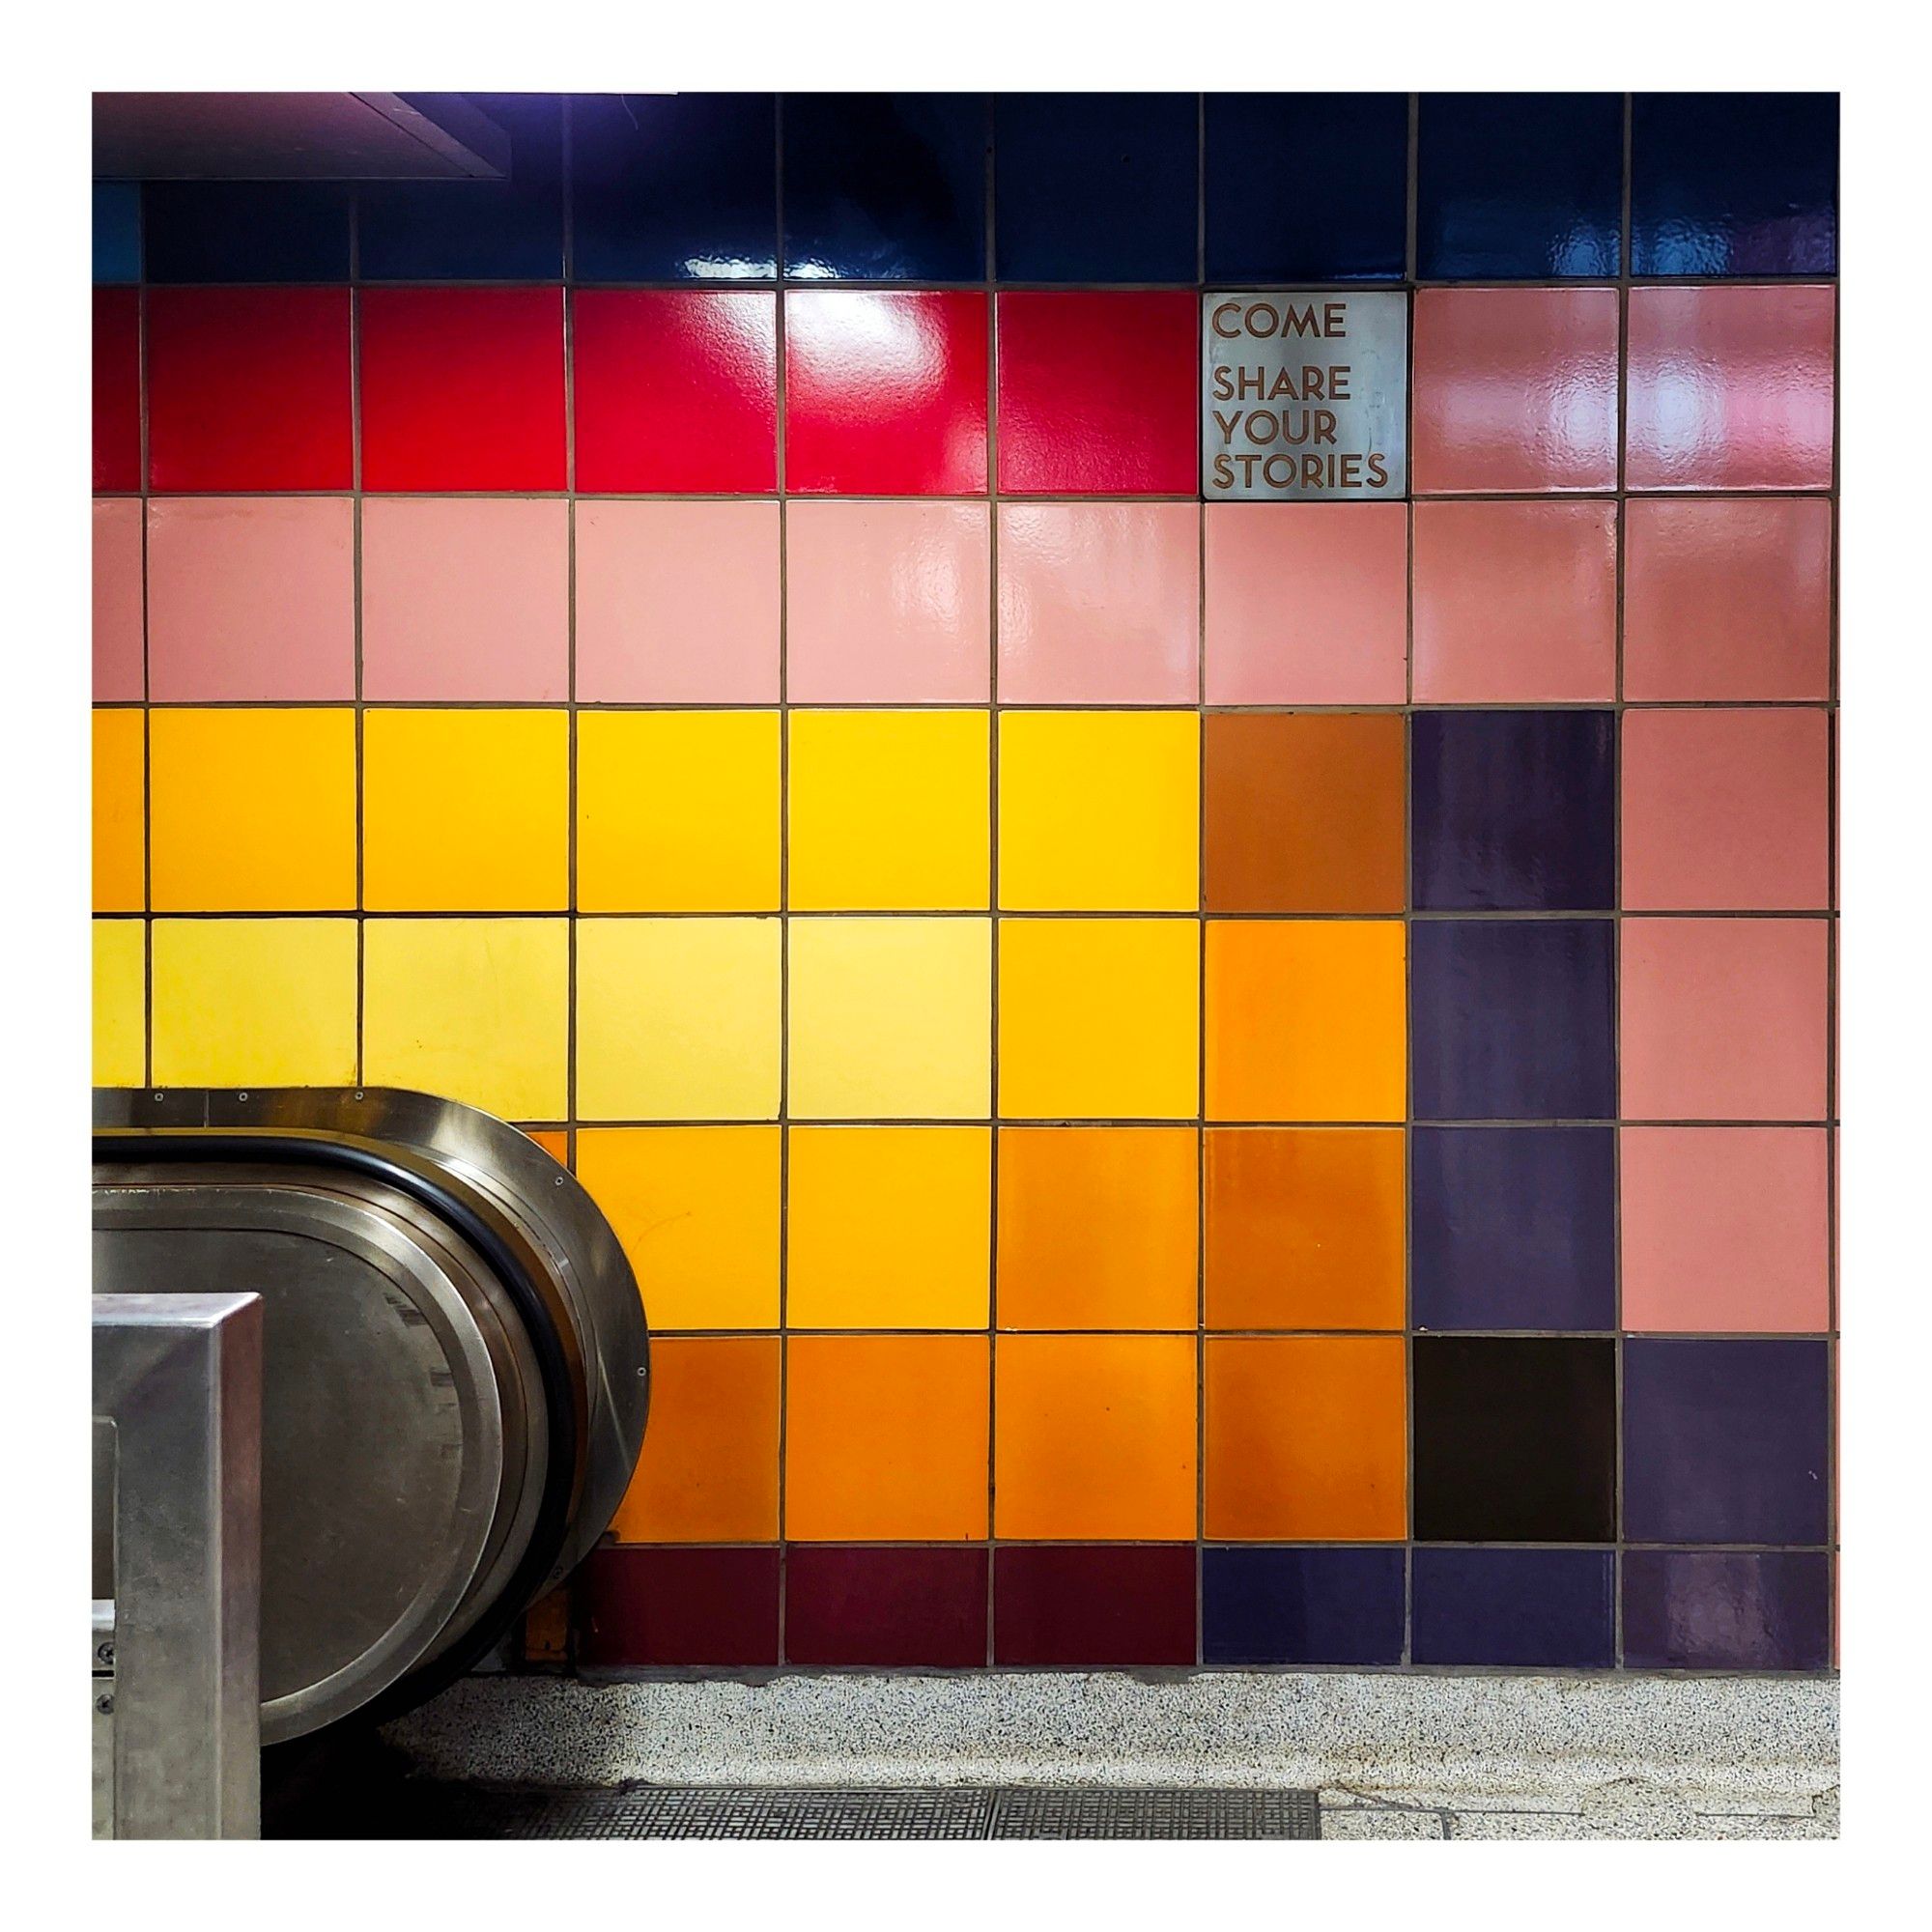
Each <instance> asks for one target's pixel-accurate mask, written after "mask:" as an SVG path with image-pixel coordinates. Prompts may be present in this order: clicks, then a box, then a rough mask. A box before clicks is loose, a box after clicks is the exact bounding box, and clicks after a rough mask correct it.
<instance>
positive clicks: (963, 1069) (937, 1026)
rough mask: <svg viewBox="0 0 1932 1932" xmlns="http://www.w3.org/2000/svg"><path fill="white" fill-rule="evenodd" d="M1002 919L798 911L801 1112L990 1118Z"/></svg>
mask: <svg viewBox="0 0 1932 1932" xmlns="http://www.w3.org/2000/svg"><path fill="white" fill-rule="evenodd" d="M991 928H992V923H991V921H989V920H983V919H864V918H857V917H850V918H838V919H794V920H792V921H791V922H790V945H791V1032H790V1046H791V1065H790V1069H789V1078H788V1086H787V1094H788V1104H789V1107H790V1111H791V1115H792V1118H793V1119H794V1120H821V1121H896V1120H910V1121H921V1120H923V1121H949V1120H950V1121H958V1120H979V1119H983V1118H984V1117H985V1115H986V1113H987V1110H988V1105H989V1102H990V1097H991V1085H992V1083H991V1066H990V1057H989V1055H988V1052H987V1045H988V1040H989V1038H990V1036H991V1031H992V1017H991V1016H992V971H991V961H992V929H991Z"/></svg>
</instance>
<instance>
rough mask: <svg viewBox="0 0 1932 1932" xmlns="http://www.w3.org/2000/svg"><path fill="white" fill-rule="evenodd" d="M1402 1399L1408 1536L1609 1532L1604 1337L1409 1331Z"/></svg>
mask: <svg viewBox="0 0 1932 1932" xmlns="http://www.w3.org/2000/svg"><path fill="white" fill-rule="evenodd" d="M1410 1399H1411V1401H1412V1404H1413V1408H1414V1413H1413V1421H1412V1428H1411V1444H1412V1452H1413V1458H1414V1495H1413V1510H1414V1521H1415V1535H1416V1540H1417V1541H1418V1542H1424V1543H1609V1542H1611V1541H1613V1540H1614V1539H1615V1536H1616V1520H1617V1510H1616V1498H1617V1449H1616V1442H1617V1345H1616V1343H1615V1342H1614V1341H1611V1340H1610V1339H1608V1338H1607V1337H1594V1336H1593V1337H1573V1336H1543V1335H1535V1336H1527V1335H1509V1336H1495V1335H1418V1336H1416V1338H1415V1340H1414V1341H1413V1342H1412V1343H1411V1344H1410Z"/></svg>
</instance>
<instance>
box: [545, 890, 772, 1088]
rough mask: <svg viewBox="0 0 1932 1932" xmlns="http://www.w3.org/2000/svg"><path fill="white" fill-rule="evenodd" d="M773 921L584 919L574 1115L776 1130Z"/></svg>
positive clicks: (579, 954) (579, 946) (579, 937)
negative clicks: (760, 1124) (769, 1125)
mask: <svg viewBox="0 0 1932 1932" xmlns="http://www.w3.org/2000/svg"><path fill="white" fill-rule="evenodd" d="M779 927H780V922H779V921H778V920H776V919H586V920H582V921H581V922H580V923H579V924H578V928H577V1111H578V1115H579V1117H580V1118H581V1119H582V1120H586V1121H771V1120H776V1119H777V1118H778V1111H779V1034H780V1026H779V1019H780V1006H781V995H780V957H779Z"/></svg>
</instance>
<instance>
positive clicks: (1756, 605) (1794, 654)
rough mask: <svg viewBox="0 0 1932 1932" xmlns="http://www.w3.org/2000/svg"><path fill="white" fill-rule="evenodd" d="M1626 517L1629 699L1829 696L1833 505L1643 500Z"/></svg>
mask: <svg viewBox="0 0 1932 1932" xmlns="http://www.w3.org/2000/svg"><path fill="white" fill-rule="evenodd" d="M1624 517H1625V523H1624V532H1625V535H1624V544H1625V549H1624V696H1626V697H1628V698H1631V699H1633V700H1635V701H1647V700H1669V701H1679V702H1682V701H1710V700H1713V699H1718V700H1721V699H1725V698H1730V699H1734V700H1735V699H1744V698H1751V699H1759V700H1769V699H1777V698H1785V699H1790V698H1822V697H1825V696H1829V695H1830V692H1831V657H1832V554H1833V544H1832V505H1831V504H1830V503H1829V502H1828V501H1826V500H1825V499H1824V498H1823V497H1637V498H1635V499H1634V500H1633V501H1632V502H1630V503H1629V504H1628V505H1627V506H1626V507H1625V511H1624Z"/></svg>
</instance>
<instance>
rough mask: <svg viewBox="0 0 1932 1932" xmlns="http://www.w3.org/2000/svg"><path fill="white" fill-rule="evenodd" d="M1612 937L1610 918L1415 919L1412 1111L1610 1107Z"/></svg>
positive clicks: (1577, 1115) (1480, 1113)
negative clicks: (1413, 1085) (1413, 1099)
mask: <svg viewBox="0 0 1932 1932" xmlns="http://www.w3.org/2000/svg"><path fill="white" fill-rule="evenodd" d="M1615 945H1616V940H1615V932H1614V930H1613V928H1612V926H1611V925H1610V923H1609V922H1608V921H1606V920H1575V921H1572V920H1493V921H1490V920H1486V921H1468V920H1430V921H1424V922H1418V923H1416V925H1415V926H1414V927H1413V929H1412V930H1411V932H1410V935H1409V951H1410V962H1409V1027H1410V1037H1411V1040H1412V1050H1413V1052H1414V1055H1415V1089H1414V1093H1415V1118H1416V1119H1418V1120H1427V1121H1566V1120H1609V1119H1610V1118H1612V1116H1613V1115H1614V1114H1615V1112H1616V1094H1617V1063H1616V1046H1615V1028H1616V981H1617V975H1616V951H1615Z"/></svg>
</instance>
